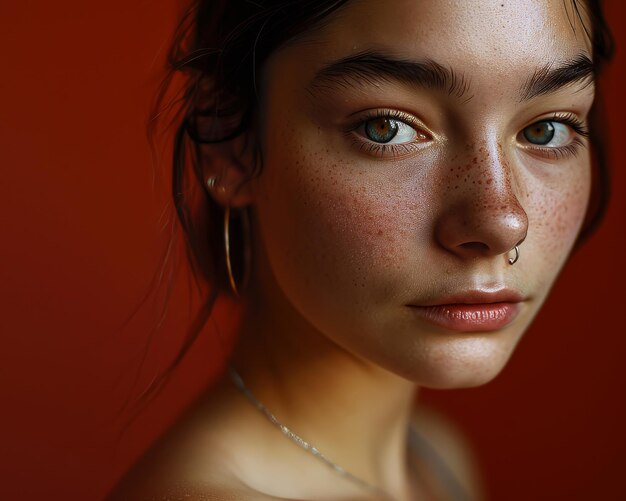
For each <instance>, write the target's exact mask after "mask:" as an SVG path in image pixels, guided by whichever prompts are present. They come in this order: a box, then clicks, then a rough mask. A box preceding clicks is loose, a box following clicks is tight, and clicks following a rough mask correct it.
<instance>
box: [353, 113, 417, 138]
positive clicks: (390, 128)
mask: <svg viewBox="0 0 626 501" xmlns="http://www.w3.org/2000/svg"><path fill="white" fill-rule="evenodd" d="M364 132H365V135H366V136H367V138H368V139H370V140H372V141H374V142H376V143H380V144H387V143H391V142H392V141H393V140H394V139H395V141H393V143H392V144H401V143H407V142H409V141H412V140H413V139H415V138H416V137H417V131H416V130H415V129H414V128H413V127H411V126H410V125H407V124H405V123H404V122H402V121H400V120H395V119H393V118H387V117H380V118H375V119H372V120H368V121H367V122H365V123H364Z"/></svg>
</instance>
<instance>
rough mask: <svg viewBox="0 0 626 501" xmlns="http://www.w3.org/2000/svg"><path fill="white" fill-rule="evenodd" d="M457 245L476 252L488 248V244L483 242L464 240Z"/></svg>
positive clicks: (481, 251)
mask: <svg viewBox="0 0 626 501" xmlns="http://www.w3.org/2000/svg"><path fill="white" fill-rule="evenodd" d="M459 247H461V248H463V249H465V250H469V251H475V252H477V253H483V252H486V251H488V250H489V246H488V245H487V244H486V243H484V242H464V243H462V244H461V245H459Z"/></svg>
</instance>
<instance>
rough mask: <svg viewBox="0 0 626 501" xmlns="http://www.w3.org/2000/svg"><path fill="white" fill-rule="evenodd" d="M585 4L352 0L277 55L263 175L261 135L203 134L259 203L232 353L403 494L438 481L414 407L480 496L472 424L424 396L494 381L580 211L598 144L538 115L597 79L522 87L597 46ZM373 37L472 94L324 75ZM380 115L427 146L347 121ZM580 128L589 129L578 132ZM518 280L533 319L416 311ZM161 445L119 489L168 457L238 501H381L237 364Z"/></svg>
mask: <svg viewBox="0 0 626 501" xmlns="http://www.w3.org/2000/svg"><path fill="white" fill-rule="evenodd" d="M570 21H573V22H574V23H577V22H578V21H577V20H575V19H573V18H571V17H570V18H568V15H567V13H566V11H565V7H564V3H563V2H561V1H560V0H553V1H545V0H543V1H539V0H516V1H515V2H510V1H504V0H498V1H492V0H482V1H475V2H461V1H452V0H437V1H415V0H398V1H396V2H394V4H393V8H392V9H391V8H389V6H388V4H387V3H386V2H376V1H373V0H359V1H353V2H350V3H348V4H347V6H346V7H345V8H343V9H342V10H340V11H338V12H336V13H334V14H333V15H331V17H330V18H329V22H328V23H327V24H325V25H324V26H323V27H322V28H320V29H317V30H315V31H313V32H311V33H309V34H308V35H307V37H306V38H304V39H300V40H298V41H297V42H294V43H292V44H289V45H287V46H285V47H283V48H282V49H280V50H278V51H276V52H275V53H274V54H273V55H272V56H271V58H270V60H269V61H268V63H267V64H266V66H265V67H264V69H263V72H262V79H261V90H262V94H261V100H260V103H261V109H260V113H259V125H258V127H257V128H255V129H254V130H253V131H250V137H254V139H256V141H257V142H258V144H260V145H261V151H262V155H263V160H264V163H263V171H262V173H261V175H260V176H258V177H255V178H253V179H249V177H248V176H247V173H248V172H250V171H251V167H252V152H251V150H250V149H247V150H244V152H243V153H241V147H242V145H243V144H244V139H245V138H238V139H237V140H234V141H231V142H230V143H228V144H221V145H211V146H207V147H206V148H207V151H206V154H207V158H210V159H211V161H209V162H207V166H206V174H207V177H208V176H210V175H218V176H219V183H218V185H217V187H216V188H214V189H213V191H212V195H213V196H214V198H215V199H216V200H217V201H218V202H219V203H221V204H223V205H230V206H231V207H244V206H251V209H252V211H251V213H252V237H253V243H254V247H253V250H254V259H253V270H252V272H253V275H252V279H251V283H250V287H249V288H248V289H247V290H246V291H245V294H244V295H243V297H242V298H241V301H242V302H243V304H244V312H245V314H244V321H243V324H242V327H241V330H240V335H239V340H238V343H237V346H236V348H235V352H234V354H233V356H232V362H233V364H234V365H235V367H237V369H238V370H239V372H240V374H241V375H242V377H243V379H244V381H245V382H246V384H247V385H248V386H249V387H250V388H251V389H252V391H253V393H254V394H255V395H256V396H257V397H258V399H259V400H260V401H262V402H263V403H264V404H265V405H266V406H267V407H268V408H269V409H270V410H271V411H272V412H273V413H274V414H275V415H276V416H279V418H280V420H281V421H282V422H284V423H286V424H287V425H288V426H289V427H290V428H291V429H293V430H295V431H296V432H297V433H298V434H300V435H301V436H302V437H304V438H305V439H308V440H310V441H311V442H312V443H313V444H314V445H315V446H316V447H317V448H318V449H320V450H321V451H323V452H324V454H326V455H327V456H328V457H330V458H332V459H333V461H335V462H337V463H338V464H340V465H342V466H344V467H345V468H346V469H347V470H349V471H350V472H352V473H354V474H355V475H356V476H358V477H360V478H362V479H364V480H366V481H367V482H369V483H371V484H374V485H377V486H380V487H382V488H383V489H384V490H385V491H387V492H389V493H391V494H392V495H393V496H394V497H395V498H396V499H402V500H409V499H423V496H424V492H425V490H426V488H425V483H424V482H425V481H424V476H423V475H422V477H421V478H418V476H417V475H416V471H418V470H419V469H420V465H419V464H415V462H414V460H412V459H410V458H408V457H407V449H406V440H407V438H406V433H407V429H408V426H409V423H414V424H417V426H419V427H420V429H422V431H423V433H424V435H425V436H426V437H427V438H429V439H430V440H431V441H432V443H433V445H434V446H435V447H436V448H437V449H438V450H439V452H440V453H441V454H442V455H443V456H444V458H446V459H447V460H448V461H449V463H450V465H451V467H452V468H453V469H454V470H455V471H456V473H457V475H458V476H459V479H460V481H461V482H462V483H463V484H464V486H465V488H466V490H467V491H468V492H471V493H473V494H472V495H473V496H474V497H473V498H479V497H480V494H479V492H478V487H477V484H476V479H475V475H474V474H473V473H472V471H471V461H470V460H469V459H467V453H466V451H465V447H464V446H463V445H462V441H460V439H452V438H450V437H454V436H455V435H454V432H453V429H452V428H451V427H449V426H446V425H444V424H441V421H440V419H439V418H433V417H432V416H430V417H428V416H426V415H425V414H423V413H420V412H419V411H416V410H415V408H414V401H415V395H416V391H417V389H418V388H419V387H420V386H426V387H432V388H460V387H470V386H476V385H480V384H484V383H486V382H488V381H490V380H491V379H492V378H494V377H495V376H496V375H497V374H498V373H499V372H500V371H501V370H502V368H503V367H504V366H505V364H506V362H507V361H508V359H509V357H510V356H511V354H512V353H513V351H514V349H515V346H516V344H517V343H518V342H519V340H520V338H521V336H522V334H523V333H524V331H525V330H526V328H527V327H528V326H529V324H530V323H531V321H532V319H533V318H534V316H535V315H536V314H537V312H538V311H539V309H540V307H541V305H542V303H543V302H544V300H545V298H546V296H547V294H548V292H549V290H550V287H551V285H552V284H553V282H554V280H555V279H556V277H557V275H558V273H559V271H560V269H561V267H562V266H563V264H564V263H565V261H566V259H567V257H568V255H569V253H570V251H571V249H572V246H573V244H574V241H575V239H576V236H577V234H578V232H579V229H580V227H581V224H582V221H583V217H584V214H585V210H586V207H587V201H588V197H589V191H590V159H589V151H588V145H587V140H586V139H585V138H582V137H578V140H579V141H580V143H581V144H580V147H579V148H578V149H577V152H576V153H575V154H565V155H561V156H559V158H555V157H554V155H552V154H551V153H550V152H546V151H543V150H542V151H540V150H539V149H537V148H536V147H535V146H534V145H532V144H531V143H529V142H528V141H527V140H525V139H524V137H523V134H522V131H523V130H524V129H525V128H526V127H528V126H530V125H532V124H533V123H535V122H537V121H539V120H540V119H542V118H545V117H547V116H551V115H552V114H553V113H555V112H558V113H571V114H573V115H574V116H575V117H577V118H578V119H579V120H580V121H582V122H584V120H585V118H586V115H587V113H588V112H589V109H590V107H591V104H592V101H593V94H594V91H593V86H584V85H571V86H567V87H565V88H563V89H560V90H558V91H557V92H552V93H549V94H547V95H542V96H539V97H536V98H534V99H531V100H528V101H522V100H521V99H520V86H521V84H522V83H524V82H525V81H527V80H528V79H529V78H530V77H531V76H532V75H533V74H534V73H535V72H536V71H537V70H538V69H540V68H542V67H543V66H545V64H546V63H547V62H553V63H554V64H559V63H561V62H564V61H568V60H571V59H573V58H575V57H576V56H578V55H579V54H581V53H586V54H591V49H590V46H589V43H588V40H587V39H586V38H585V36H584V31H583V30H582V28H581V26H580V25H578V26H577V29H575V30H573V29H572V26H571V24H570ZM575 26H576V24H575ZM435 28H436V29H435ZM372 49H376V50H382V51H384V52H385V53H388V54H391V55H393V56H395V57H398V58H402V59H407V60H416V61H421V60H425V59H431V60H435V61H437V62H439V63H441V64H442V65H444V66H446V67H450V68H453V69H454V71H455V72H456V73H458V74H459V75H463V78H464V80H465V81H466V82H467V84H468V86H469V87H468V92H467V94H466V95H464V96H463V97H459V96H458V95H456V94H452V95H450V94H448V93H446V92H441V91H437V90H434V89H428V88H420V87H416V86H411V85H407V84H405V83H401V82H396V81H377V82H370V81H366V80H360V81H358V82H356V81H349V82H344V85H338V86H332V85H321V86H313V87H311V82H312V80H313V79H314V77H315V75H316V73H317V72H318V71H319V70H320V69H321V68H322V67H324V66H325V65H326V64H328V63H329V62H331V61H335V60H339V59H341V58H345V57H346V56H350V55H354V54H356V53H359V52H361V51H364V50H372ZM364 110H370V111H371V110H387V111H389V110H399V111H401V112H403V113H404V115H403V116H406V117H410V119H411V122H408V125H410V126H411V127H413V128H414V129H415V130H416V131H417V132H418V134H417V135H416V138H415V139H413V140H412V141H413V142H412V144H411V146H410V147H407V148H399V149H398V151H397V152H396V154H390V153H389V150H388V151H387V152H386V153H385V154H384V155H383V154H381V151H380V149H375V150H374V151H371V148H372V146H371V144H372V141H371V140H369V139H368V138H367V136H366V135H364V129H363V127H361V128H357V129H354V128H353V126H354V123H353V122H354V120H355V114H357V116H362V115H363V113H361V112H363V111H364ZM358 113H360V115H358ZM347 128H353V130H351V131H350V132H346V129H347ZM565 130H566V137H567V141H566V142H569V143H571V142H573V141H574V139H575V138H577V134H576V132H574V131H572V130H571V129H570V128H569V127H567V126H566V129H565ZM250 137H248V139H250ZM368 141H369V142H368ZM249 143H250V142H249ZM522 240H523V243H522V244H521V245H520V252H521V255H520V259H519V261H518V262H517V263H516V264H515V265H514V266H511V265H509V264H508V262H507V259H508V257H509V256H511V255H512V254H511V252H510V251H511V249H512V248H513V247H514V246H515V245H516V244H518V243H519V242H520V241H522ZM504 287H506V288H508V289H511V290H514V291H516V292H517V293H519V294H520V295H521V297H522V301H521V303H520V305H519V314H518V315H517V316H516V317H515V319H514V320H513V321H512V322H511V323H510V324H508V325H507V326H505V327H503V328H501V329H498V330H496V331H491V332H457V331H453V330H449V329H445V328H442V327H440V326H436V325H433V324H432V323H431V322H429V321H428V320H426V319H424V318H423V317H421V316H419V315H416V314H415V313H414V311H412V309H411V308H410V307H409V306H408V305H410V304H430V303H432V302H436V301H437V300H438V299H439V298H442V297H445V296H447V295H449V294H452V293H458V292H465V291H468V290H487V291H490V290H497V289H501V288H504ZM425 416H426V417H425ZM445 437H448V438H447V439H446V438H445ZM155 451H156V452H153V454H152V455H151V456H150V458H151V459H148V460H145V461H144V464H143V466H142V467H141V468H139V469H137V472H140V473H136V474H135V475H134V477H132V478H134V480H129V481H128V482H127V484H126V485H127V486H126V487H124V488H122V490H121V491H120V492H124V489H137V492H143V491H142V489H144V488H146V485H148V484H150V482H149V481H147V480H146V478H155V476H156V473H155V472H159V475H158V476H159V477H160V478H161V479H166V480H165V481H164V482H169V483H171V484H172V485H174V484H175V483H176V482H183V483H186V484H193V485H203V486H205V487H204V488H205V492H210V491H211V490H212V489H213V492H218V491H219V489H220V488H221V489H226V490H227V491H229V492H232V491H233V490H235V489H240V492H241V497H242V499H255V496H262V497H260V498H259V499H267V498H268V497H269V498H270V499H272V498H277V497H286V498H291V499H298V498H306V499H340V498H343V499H365V498H366V496H367V492H366V491H363V490H362V489H361V488H360V487H358V486H355V485H354V484H353V483H351V482H349V481H347V480H345V479H343V478H341V477H340V476H338V475H337V474H336V473H334V472H332V471H331V470H330V469H329V468H327V467H325V466H324V465H323V464H321V463H320V462H319V461H317V460H316V459H315V458H313V457H312V456H311V455H310V454H307V453H306V452H303V451H302V450H301V449H299V448H298V447H296V446H294V444H293V443H292V442H290V441H289V440H288V439H286V438H284V437H282V436H281V434H280V432H279V431H277V430H276V429H275V428H274V427H272V425H271V424H270V423H269V422H268V421H267V420H266V419H265V418H264V417H263V416H262V415H261V414H260V413H259V412H258V411H257V410H256V409H255V408H254V407H253V406H252V405H250V403H249V402H248V401H247V400H245V398H244V397H243V396H242V395H241V394H240V393H238V392H237V390H236V389H234V388H233V386H232V385H231V384H230V383H229V382H228V381H227V380H226V379H223V380H221V381H220V382H219V383H218V384H217V386H216V388H214V389H213V391H212V392H210V393H209V394H208V395H207V397H206V398H205V399H204V400H203V401H202V402H201V403H200V405H198V406H197V407H196V408H194V410H192V411H191V412H190V413H189V415H188V416H187V417H186V418H185V419H183V420H182V421H181V423H180V424H179V425H178V427H177V428H176V429H175V430H174V431H173V432H172V433H171V434H170V436H169V437H168V438H166V439H165V441H164V442H162V443H161V444H160V445H158V446H157V447H156V448H155ZM164 451H165V452H164ZM164 457H167V458H168V459H167V460H166V459H163V458H164ZM158 458H160V459H158ZM270 459H271V460H270ZM139 478H141V479H143V480H137V479H139ZM426 483H428V482H427V481H426ZM150 485H156V484H150ZM159 485H160V484H159ZM130 486H132V487H130ZM220 486H221V487H220ZM434 488H435V490H436V489H437V487H436V486H435V487H434ZM127 492H130V491H127ZM263 496H266V497H263ZM121 498H123V495H122V496H121ZM218 498H219V496H218ZM198 499H201V498H200V497H198ZM372 499H374V498H372Z"/></svg>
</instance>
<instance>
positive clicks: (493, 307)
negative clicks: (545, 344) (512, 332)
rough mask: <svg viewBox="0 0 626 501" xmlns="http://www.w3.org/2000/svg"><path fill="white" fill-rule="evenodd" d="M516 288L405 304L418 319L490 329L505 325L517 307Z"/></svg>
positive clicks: (474, 329)
mask: <svg viewBox="0 0 626 501" xmlns="http://www.w3.org/2000/svg"><path fill="white" fill-rule="evenodd" d="M522 302H523V297H522V295H521V294H519V293H518V292H516V291H512V290H508V289H507V290H501V291H497V292H484V291H469V292H466V293H463V294H457V295H453V296H447V297H443V298H439V299H437V300H435V301H433V302H429V303H426V304H421V305H408V306H410V308H411V310H412V311H414V312H415V313H416V314H417V315H418V316H419V317H420V318H421V319H423V320H426V321H427V322H429V323H431V324H434V325H436V326H438V327H442V328H444V329H446V330H451V331H457V332H490V331H496V330H499V329H503V328H504V327H506V326H507V325H509V324H510V323H511V322H513V320H515V318H516V317H517V315H518V314H519V312H520V310H521V306H522Z"/></svg>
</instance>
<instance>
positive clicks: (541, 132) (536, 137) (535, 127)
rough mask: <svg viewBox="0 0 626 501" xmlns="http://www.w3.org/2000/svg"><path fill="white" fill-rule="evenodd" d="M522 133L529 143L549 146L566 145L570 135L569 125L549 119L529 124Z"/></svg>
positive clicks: (569, 140) (558, 146)
mask: <svg viewBox="0 0 626 501" xmlns="http://www.w3.org/2000/svg"><path fill="white" fill-rule="evenodd" d="M522 133H523V135H524V138H526V140H527V141H528V142H529V143H532V144H536V145H538V146H547V147H551V148H560V147H563V146H566V145H567V144H569V143H570V142H571V136H572V132H571V129H570V127H568V126H567V125H565V124H563V123H560V122H555V121H551V120H543V121H541V122H536V123H534V124H532V125H529V126H528V127H526V128H525V129H524V130H523V131H522Z"/></svg>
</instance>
